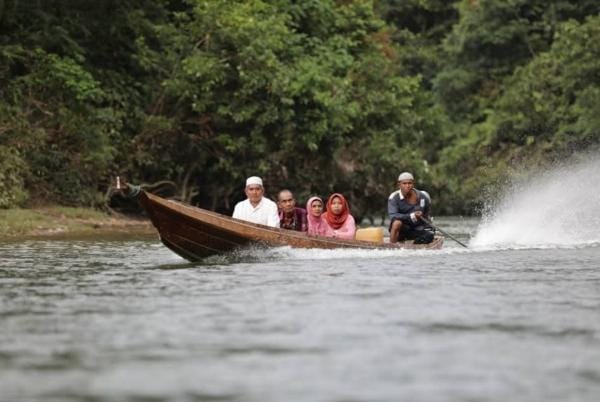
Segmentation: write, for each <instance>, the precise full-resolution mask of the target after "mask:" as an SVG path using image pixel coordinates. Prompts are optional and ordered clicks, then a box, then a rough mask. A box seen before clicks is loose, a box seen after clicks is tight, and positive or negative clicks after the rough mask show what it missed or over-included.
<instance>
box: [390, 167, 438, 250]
mask: <svg viewBox="0 0 600 402" xmlns="http://www.w3.org/2000/svg"><path fill="white" fill-rule="evenodd" d="M398 186H399V187H400V189H399V190H397V191H394V192H393V193H392V194H390V196H389V198H388V215H389V217H390V243H396V242H397V241H399V240H414V241H415V243H418V244H425V243H431V242H432V241H433V232H432V231H431V229H430V228H429V227H428V226H427V225H426V224H425V222H423V221H422V220H421V217H423V218H426V219H430V217H429V214H430V209H431V199H430V197H429V194H427V192H425V191H420V190H417V189H416V188H415V187H414V186H415V179H414V177H413V175H412V174H411V173H408V172H403V173H401V174H400V176H398Z"/></svg>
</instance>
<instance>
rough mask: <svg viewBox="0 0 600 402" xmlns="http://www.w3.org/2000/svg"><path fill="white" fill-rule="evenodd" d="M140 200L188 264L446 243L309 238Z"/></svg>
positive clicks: (142, 196) (154, 199)
mask: <svg viewBox="0 0 600 402" xmlns="http://www.w3.org/2000/svg"><path fill="white" fill-rule="evenodd" d="M137 199H138V202H139V203H140V205H142V207H143V208H144V209H145V210H146V212H147V213H148V216H149V217H150V219H151V221H152V224H153V225H154V226H155V227H156V229H157V230H158V233H159V235H160V239H161V241H162V242H163V243H164V245H165V246H167V247H168V248H170V249H171V250H172V251H174V252H175V253H176V254H179V255H180V256H181V257H183V258H185V259H187V260H189V261H199V260H202V259H203V258H206V257H208V256H211V255H215V254H223V253H227V252H230V251H233V250H236V249H239V248H242V247H244V246H251V245H260V246H266V247H279V246H291V247H296V248H320V249H334V248H363V249H398V248H408V249H440V248H442V245H443V242H444V238H443V237H441V236H436V237H435V239H434V240H433V242H431V243H429V244H413V243H412V242H399V243H384V242H372V241H364V240H341V239H334V238H329V237H320V236H308V235H307V234H306V233H303V232H297V231H294V230H287V229H280V228H273V227H270V226H264V225H259V224H255V223H251V222H246V221H243V220H239V219H235V218H232V217H230V216H226V215H222V214H219V213H216V212H211V211H207V210H205V209H202V208H197V207H192V206H190V205H186V204H183V203H180V202H177V201H172V200H166V199H164V198H161V197H159V196H156V195H153V194H150V193H147V192H145V191H141V192H140V193H139V194H138V195H137Z"/></svg>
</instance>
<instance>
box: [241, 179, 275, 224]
mask: <svg viewBox="0 0 600 402" xmlns="http://www.w3.org/2000/svg"><path fill="white" fill-rule="evenodd" d="M245 193H246V197H248V198H247V199H245V200H244V201H240V202H238V203H237V204H236V205H235V208H234V209H233V217H234V218H237V219H242V220H245V221H248V222H252V223H260V224H262V225H267V226H273V227H277V228H278V227H279V212H278V210H277V204H275V203H274V202H273V201H271V200H270V199H268V198H265V197H263V195H264V193H265V189H264V187H263V182H262V179H261V178H260V177H258V176H252V177H248V179H246V190H245Z"/></svg>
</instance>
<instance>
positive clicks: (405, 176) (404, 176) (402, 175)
mask: <svg viewBox="0 0 600 402" xmlns="http://www.w3.org/2000/svg"><path fill="white" fill-rule="evenodd" d="M407 180H411V181H415V178H414V177H413V175H412V174H410V173H408V172H402V173H400V176H398V181H407Z"/></svg>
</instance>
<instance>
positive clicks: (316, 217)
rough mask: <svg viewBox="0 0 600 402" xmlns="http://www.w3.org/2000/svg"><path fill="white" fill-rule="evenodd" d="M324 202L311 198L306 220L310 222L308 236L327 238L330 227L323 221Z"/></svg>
mask: <svg viewBox="0 0 600 402" xmlns="http://www.w3.org/2000/svg"><path fill="white" fill-rule="evenodd" d="M322 214H323V200H322V199H320V198H319V197H311V198H309V199H308V202H307V203H306V218H307V220H308V234H309V235H312V236H327V234H328V230H329V226H327V222H325V219H323V215H322Z"/></svg>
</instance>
